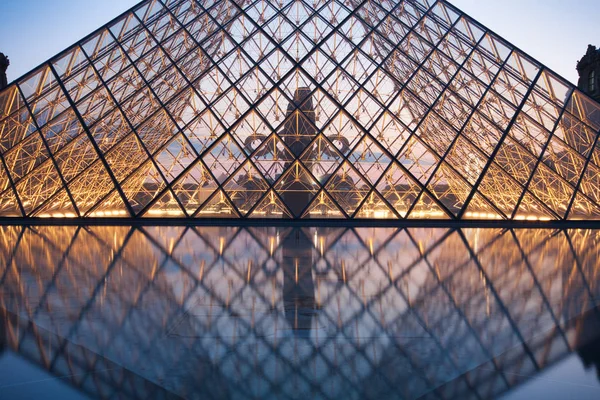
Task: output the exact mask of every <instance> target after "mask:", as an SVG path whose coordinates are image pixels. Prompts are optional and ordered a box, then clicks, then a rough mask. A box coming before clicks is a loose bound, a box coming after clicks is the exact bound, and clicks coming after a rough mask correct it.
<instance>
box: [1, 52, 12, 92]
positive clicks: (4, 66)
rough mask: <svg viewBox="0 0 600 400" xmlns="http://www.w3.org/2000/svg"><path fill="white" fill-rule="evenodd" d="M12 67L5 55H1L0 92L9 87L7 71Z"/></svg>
mask: <svg viewBox="0 0 600 400" xmlns="http://www.w3.org/2000/svg"><path fill="white" fill-rule="evenodd" d="M9 65H10V60H9V59H8V57H7V56H5V55H4V53H0V90H2V89H4V88H5V87H6V86H8V79H7V78H6V70H7V69H8V66H9Z"/></svg>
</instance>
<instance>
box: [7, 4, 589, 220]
mask: <svg viewBox="0 0 600 400" xmlns="http://www.w3.org/2000/svg"><path fill="white" fill-rule="evenodd" d="M0 112H1V114H0V116H1V119H0V161H1V165H0V170H1V171H0V190H1V194H0V216H3V217H12V216H18V217H55V218H60V217H64V218H68V217H96V218H113V217H187V218H259V219H263V218H290V219H300V218H317V219H323V218H342V219H347V218H366V219H404V218H407V219H458V220H460V219H479V220H490V219H494V220H495V219H509V220H510V219H515V220H566V219H588V220H589V219H600V205H599V204H600V190H599V189H600V147H599V146H598V144H597V140H598V130H599V129H600V105H599V104H598V103H596V102H595V101H593V100H591V99H590V98H589V97H587V96H586V95H584V94H583V93H581V92H579V91H578V90H576V89H575V88H574V87H573V86H572V85H571V84H569V83H568V82H567V81H565V80H564V79H562V78H561V77H559V76H558V75H556V74H555V73H553V72H552V71H550V70H549V69H547V68H546V67H544V66H543V65H541V64H539V63H538V62H536V61H535V60H533V59H532V58H530V57H529V56H527V55H526V54H524V53H523V52H522V51H520V50H518V49H516V48H515V47H514V46H512V45H510V44H509V43H507V42H506V41H504V40H503V39H502V38H500V37H498V36H497V35H495V34H494V33H493V32H491V31H489V30H488V29H487V28H485V27H483V26H481V25H480V24H478V23H477V22H475V21H474V20H473V19H471V18H469V17H468V16H466V15H465V14H464V13H462V12H461V11H459V10H457V9H456V8H455V7H453V6H452V5H450V4H449V3H448V2H445V1H433V0H395V1H385V0H382V1H377V2H375V1H353V0H346V1H320V0H306V1H301V0H293V1H289V0H281V1H267V0H258V1H254V2H253V1H243V0H236V1H231V0H218V1H194V0H179V1H167V0H151V1H143V2H142V3H140V4H139V5H137V6H135V7H134V8H133V9H132V10H131V11H129V12H127V13H125V14H124V15H122V16H120V17H118V18H117V19H115V20H114V21H112V22H110V23H109V24H107V25H106V26H104V27H102V28H100V29H99V30H97V31H96V32H94V33H93V34H91V35H90V36H88V37H87V38H85V39H83V40H82V41H80V42H79V43H77V44H75V45H73V46H72V47H71V48H69V49H67V50H66V51H64V52H63V53H61V54H59V55H58V56H56V57H55V58H53V59H52V60H50V61H48V62H46V63H44V64H43V65H41V66H40V67H39V68H37V69H36V70H34V71H33V72H31V73H30V74H28V75H26V76H25V77H24V78H22V79H19V80H18V81H17V82H15V83H14V84H12V85H11V86H9V87H8V88H6V89H5V90H4V91H2V92H0Z"/></svg>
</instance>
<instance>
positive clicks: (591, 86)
mask: <svg viewBox="0 0 600 400" xmlns="http://www.w3.org/2000/svg"><path fill="white" fill-rule="evenodd" d="M588 91H589V92H590V93H593V92H595V91H596V71H592V72H590V75H589V76H588Z"/></svg>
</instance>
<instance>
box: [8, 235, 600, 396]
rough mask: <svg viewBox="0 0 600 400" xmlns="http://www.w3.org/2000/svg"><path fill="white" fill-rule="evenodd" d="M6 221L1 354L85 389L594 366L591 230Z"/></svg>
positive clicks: (474, 390) (233, 390)
mask: <svg viewBox="0 0 600 400" xmlns="http://www.w3.org/2000/svg"><path fill="white" fill-rule="evenodd" d="M0 230H1V236H0V239H1V242H0V259H1V263H0V266H1V267H2V269H1V270H0V319H1V320H2V325H3V327H2V329H0V341H1V344H0V346H1V348H2V349H3V350H0V351H3V352H13V353H16V354H19V355H20V356H22V357H23V358H25V359H28V360H31V361H33V362H35V363H37V364H39V365H40V366H42V367H43V368H44V369H46V370H47V371H49V373H50V374H52V375H54V376H70V377H72V378H70V384H71V385H73V386H74V387H76V388H77V389H79V390H80V391H81V392H83V393H87V394H88V395H91V396H93V397H122V398H147V397H153V396H155V397H177V396H179V397H195V398H261V399H264V398H302V399H306V398H311V399H312V398H325V399H330V398H343V399H354V398H356V399H358V398H361V399H362V398H372V399H381V398H411V399H412V398H420V397H422V398H449V399H466V398H491V397H497V396H498V395H500V394H502V393H506V392H508V391H509V390H510V389H512V388H514V387H516V386H518V385H520V384H522V383H523V382H524V381H526V380H528V379H529V377H531V376H532V375H533V374H535V373H536V372H537V371H540V370H542V369H544V368H546V367H548V366H550V365H553V364H555V363H557V362H559V361H560V360H562V359H564V358H565V357H566V356H567V355H569V354H570V353H571V352H573V351H576V350H578V351H579V354H580V355H581V358H582V360H583V362H584V363H585V365H587V366H590V367H593V365H598V357H597V354H598V351H597V349H598V336H597V335H596V332H598V326H600V319H599V315H600V312H599V311H596V310H595V307H596V305H597V303H596V301H597V300H598V298H599V295H600V287H599V285H598V283H597V282H598V281H599V280H598V274H599V270H598V268H597V264H598V260H600V231H592V230H570V231H554V230H499V229H497V230H494V229H463V230H452V229H424V228H423V229H421V228H408V229H394V228H361V229H345V228H329V229H326V228H318V229H317V228H303V229H291V228H289V229H285V228H248V229H242V228H234V227H220V228H207V227H196V228H190V227H143V228H128V227H31V228H24V227H0Z"/></svg>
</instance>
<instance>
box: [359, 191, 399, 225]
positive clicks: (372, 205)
mask: <svg viewBox="0 0 600 400" xmlns="http://www.w3.org/2000/svg"><path fill="white" fill-rule="evenodd" d="M355 218H368V219H397V218H398V216H397V215H396V213H395V212H394V211H392V209H391V208H390V206H389V205H388V204H387V203H386V202H385V201H384V200H383V199H382V198H381V196H380V195H379V194H377V192H375V191H373V192H371V193H370V194H369V195H368V196H367V198H366V200H365V201H364V203H363V205H362V206H361V208H360V209H359V210H358V211H357V212H356V216H355Z"/></svg>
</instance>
